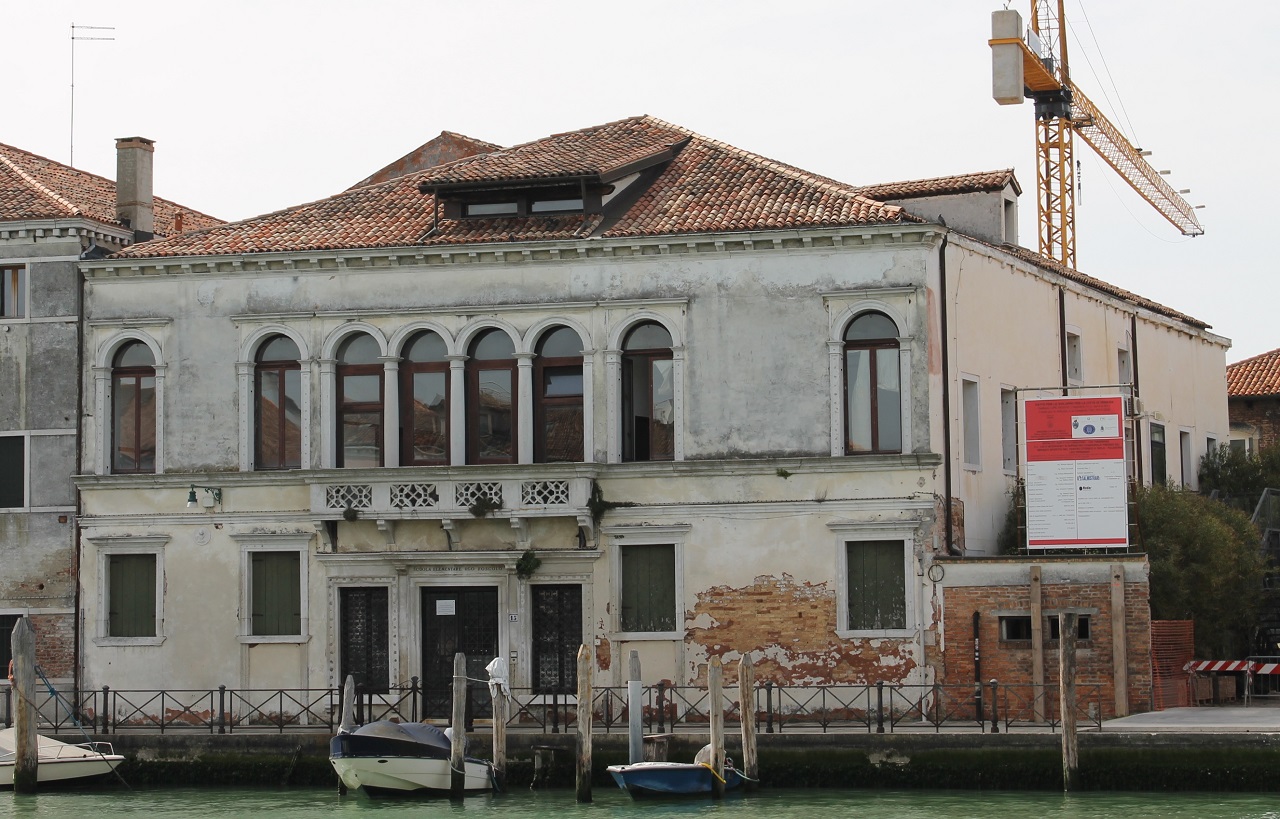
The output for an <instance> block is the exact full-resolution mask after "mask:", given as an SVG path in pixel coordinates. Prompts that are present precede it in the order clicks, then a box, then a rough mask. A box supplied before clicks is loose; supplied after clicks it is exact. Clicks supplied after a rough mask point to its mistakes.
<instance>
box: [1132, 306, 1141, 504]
mask: <svg viewBox="0 0 1280 819" xmlns="http://www.w3.org/2000/svg"><path fill="white" fill-rule="evenodd" d="M1129 338H1130V339H1131V341H1130V345H1129V346H1130V354H1129V366H1130V367H1131V368H1132V370H1133V396H1134V397H1135V398H1136V397H1138V396H1139V395H1142V391H1141V390H1140V389H1139V388H1138V314H1137V313H1134V314H1132V315H1131V316H1129ZM1133 472H1134V474H1133V480H1134V482H1136V483H1137V484H1138V486H1142V419H1141V418H1134V419H1133Z"/></svg>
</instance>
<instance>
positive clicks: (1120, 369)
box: [1116, 350, 1133, 384]
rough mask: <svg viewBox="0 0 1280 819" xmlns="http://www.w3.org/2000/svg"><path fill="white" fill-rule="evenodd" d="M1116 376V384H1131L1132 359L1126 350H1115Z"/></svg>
mask: <svg viewBox="0 0 1280 819" xmlns="http://www.w3.org/2000/svg"><path fill="white" fill-rule="evenodd" d="M1116 375H1117V376H1118V377H1117V379H1116V381H1117V383H1120V384H1132V383H1133V359H1132V358H1131V357H1130V356H1129V351H1128V350H1116Z"/></svg>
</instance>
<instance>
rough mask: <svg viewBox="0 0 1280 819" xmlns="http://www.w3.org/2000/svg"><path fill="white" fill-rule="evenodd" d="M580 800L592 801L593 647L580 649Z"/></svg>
mask: <svg viewBox="0 0 1280 819" xmlns="http://www.w3.org/2000/svg"><path fill="white" fill-rule="evenodd" d="M576 784H577V791H578V801H579V802H590V801H591V647H590V646H588V645H587V644H586V643H583V644H582V648H579V649H578V765H577V773H576Z"/></svg>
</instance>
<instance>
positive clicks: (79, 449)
mask: <svg viewBox="0 0 1280 819" xmlns="http://www.w3.org/2000/svg"><path fill="white" fill-rule="evenodd" d="M76 278H77V279H78V282H77V283H78V284H79V287H77V288H76V336H75V338H76V375H75V378H76V416H75V418H76V434H75V442H76V443H75V446H76V474H77V475H79V474H81V472H82V471H83V470H84V447H83V446H82V444H83V443H84V442H83V440H82V436H83V429H84V302H85V298H84V291H85V288H86V287H88V283H87V280H86V279H85V276H84V271H83V270H81V269H80V265H79V264H78V263H77V264H76ZM99 420H101V419H99ZM73 486H74V482H73ZM73 495H74V500H75V512H73V513H72V523H71V537H72V543H71V578H72V581H73V582H74V583H75V591H74V593H73V594H74V596H73V599H72V615H71V685H72V686H73V689H74V693H75V695H76V696H75V703H76V709H77V711H78V710H79V707H80V689H81V684H82V683H83V682H84V681H83V680H81V679H80V674H81V671H82V667H81V665H82V664H81V662H80V652H81V643H82V640H83V636H84V635H83V629H82V628H81V626H80V565H81V561H80V514H81V512H82V511H83V503H82V501H81V497H80V487H79V486H74V491H73ZM103 705H104V707H105V705H106V704H105V703H104V704H103Z"/></svg>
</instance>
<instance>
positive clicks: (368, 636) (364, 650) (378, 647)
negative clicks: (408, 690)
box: [338, 586, 391, 694]
mask: <svg viewBox="0 0 1280 819" xmlns="http://www.w3.org/2000/svg"><path fill="white" fill-rule="evenodd" d="M338 608H339V617H340V622H341V629H342V631H341V636H340V647H339V661H340V663H339V667H340V668H341V673H340V677H339V679H338V682H339V684H341V683H344V682H345V681H346V679H347V676H348V675H350V676H352V677H354V678H355V682H356V690H357V691H360V692H365V693H371V694H385V693H386V692H387V689H388V686H389V685H390V683H391V667H390V662H389V651H390V647H389V646H388V635H387V589H386V587H385V586H361V587H353V588H344V589H339V590H338Z"/></svg>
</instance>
